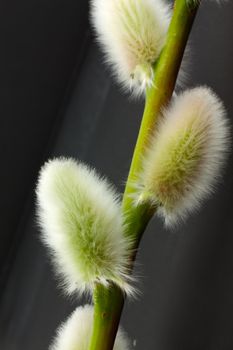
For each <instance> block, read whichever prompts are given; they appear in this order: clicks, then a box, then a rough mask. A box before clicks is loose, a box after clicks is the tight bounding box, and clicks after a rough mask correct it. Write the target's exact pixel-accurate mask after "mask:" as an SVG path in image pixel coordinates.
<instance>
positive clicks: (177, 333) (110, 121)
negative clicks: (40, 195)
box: [0, 0, 233, 350]
mask: <svg viewBox="0 0 233 350" xmlns="http://www.w3.org/2000/svg"><path fill="white" fill-rule="evenodd" d="M232 39H233V3H232V2H231V1H229V2H227V3H225V4H222V6H220V7H218V6H216V4H215V3H214V2H211V1H210V2H207V1H203V5H202V6H201V9H200V12H199V14H198V17H197V20H196V22H195V26H194V29H193V32H192V36H191V64H190V69H189V71H190V77H189V81H188V84H187V86H193V85H197V84H208V85H210V86H211V87H212V88H214V90H215V91H216V92H217V93H218V94H219V95H220V96H221V97H222V98H223V99H224V101H225V104H226V108H227V110H228V111H229V117H230V118H232V114H233V94H232V81H233V80H232V78H233V63H232V62H233V45H232ZM102 61H103V58H102V55H101V53H100V52H99V50H98V48H97V46H96V44H95V43H94V40H93V38H92V34H91V31H90V28H89V24H88V2H87V0H21V1H16V0H1V2H0V118H1V119H0V120H1V126H0V144H1V147H0V152H1V154H0V156H1V169H0V176H1V181H0V206H1V208H0V209H1V210H0V213H1V215H0V227H1V243H0V287H1V288H0V348H1V350H21V349H22V350H29V349H30V350H31V349H33V350H42V349H47V348H48V345H49V343H50V341H51V339H52V337H53V335H54V333H55V329H56V328H57V326H58V325H59V324H60V322H61V321H63V320H64V319H65V317H67V315H69V313H70V312H71V310H73V309H74V308H75V306H76V305H80V304H81V303H83V301H82V300H75V299H74V300H68V299H66V298H65V297H64V296H62V294H61V292H60V291H59V290H58V289H57V288H56V281H55V280H54V276H53V273H52V271H51V265H50V263H49V259H48V257H47V255H46V251H45V248H44V247H43V246H42V245H41V243H40V241H39V239H38V236H39V235H38V230H37V227H36V224H35V213H34V202H35V195H34V188H35V182H36V178H37V174H38V171H39V168H40V166H41V165H42V164H43V162H44V161H45V160H46V159H48V158H49V157H51V156H54V155H56V156H58V155H65V156H73V157H77V158H79V159H81V160H83V161H85V162H88V163H89V164H91V165H93V166H95V167H97V168H98V169H99V170H100V171H101V172H102V173H103V174H106V175H107V176H108V177H109V178H110V180H112V181H113V182H114V183H115V184H116V185H117V186H118V188H119V190H120V191H123V183H124V181H125V179H126V176H127V172H128V168H129V164H130V158H131V155H132V151H133V147H134V144H135V140H136V136H137V132H138V127H139V124H140V118H141V113H142V110H143V102H138V101H130V100H129V99H128V98H127V96H125V95H124V94H123V93H122V92H121V91H120V89H119V88H118V86H116V85H115V84H114V82H113V81H112V79H111V78H110V75H109V72H108V71H107V70H106V68H105V66H104V65H103V63H102ZM232 169H233V161H232V157H231V159H230V161H229V165H228V168H227V169H226V173H225V176H224V180H223V181H222V184H221V185H220V187H219V190H218V192H217V193H216V195H215V196H214V197H213V198H212V199H211V200H209V201H208V202H207V203H206V204H205V206H204V208H202V210H201V212H200V213H197V214H195V215H193V216H192V217H191V218H190V219H189V220H188V221H187V223H186V224H185V225H181V226H180V227H179V228H178V229H176V230H175V231H167V230H165V229H164V228H163V226H162V223H161V222H160V221H159V219H157V218H156V219H154V220H153V222H152V223H151V224H150V226H149V227H148V229H147V232H146V234H145V236H144V239H143V241H142V244H141V248H140V252H139V259H138V262H139V267H138V270H139V274H140V275H142V277H141V279H140V285H141V290H142V292H143V294H142V296H141V297H140V298H139V299H138V300H137V301H131V302H129V303H127V306H126V309H125V311H124V314H123V318H122V323H123V325H124V328H125V329H126V330H127V332H128V333H129V335H130V337H131V339H132V340H134V339H136V340H137V345H136V349H138V350H145V349H146V350H152V349H155V350H187V349H189V350H192V349H193V350H194V349H195V350H218V349H220V350H228V349H229V350H230V349H231V350H232V349H233V206H232V202H233V191H232V188H233V177H232Z"/></svg>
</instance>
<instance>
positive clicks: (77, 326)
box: [50, 305, 130, 350]
mask: <svg viewBox="0 0 233 350" xmlns="http://www.w3.org/2000/svg"><path fill="white" fill-rule="evenodd" d="M93 314H94V312H93V307H92V306H90V305H86V306H84V307H78V308H77V309H76V310H75V311H74V312H73V313H72V314H71V316H70V317H69V318H68V320H67V321H66V322H65V323H64V324H63V325H62V326H61V327H60V329H59V330H58V332H57V336H56V338H55V340H54V342H53V344H52V345H51V346H50V350H88V346H89V343H90V339H91V335H92V328H93V326H92V324H93V316H94V315H93ZM129 349H130V347H129V341H128V339H127V337H126V335H125V334H124V333H123V332H122V330H121V329H120V330H119V331H118V333H117V336H116V341H115V345H114V348H113V350H129ZM100 350H101V349H100Z"/></svg>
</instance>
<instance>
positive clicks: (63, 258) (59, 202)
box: [37, 158, 132, 294]
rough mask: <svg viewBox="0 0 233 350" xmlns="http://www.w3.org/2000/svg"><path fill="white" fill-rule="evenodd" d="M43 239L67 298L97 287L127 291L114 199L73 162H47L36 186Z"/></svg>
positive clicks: (125, 243)
mask: <svg viewBox="0 0 233 350" xmlns="http://www.w3.org/2000/svg"><path fill="white" fill-rule="evenodd" d="M37 198H38V218H39V224H40V226H41V228H42V239H43V241H44V243H45V244H46V246H47V247H48V248H49V250H50V252H51V255H52V258H53V261H54V265H55V268H56V272H57V273H58V275H59V276H60V281H61V284H62V286H63V287H64V289H65V291H66V292H67V293H68V294H71V293H73V292H79V293H82V292H86V291H90V292H91V291H92V289H93V287H94V284H95V283H96V282H99V283H102V284H104V285H106V286H107V285H108V284H109V281H113V282H115V283H116V284H117V285H118V286H120V288H122V289H123V290H124V291H125V292H127V293H130V292H132V288H131V287H130V286H129V284H128V282H129V277H128V275H127V273H128V258H129V254H130V246H131V244H130V242H129V240H128V239H126V237H124V234H123V230H124V227H123V220H122V215H121V208H120V203H119V201H118V195H117V194H116V192H115V191H114V189H113V188H112V186H111V185H109V183H108V182H107V181H106V180H105V179H103V178H101V177H100V176H99V175H98V174H97V173H96V171H95V170H94V169H91V168H89V167H88V166H86V165H84V164H82V163H80V162H76V161H74V160H73V159H65V158H59V159H54V160H51V161H49V162H47V163H46V164H45V165H44V166H43V168H42V170H41V172H40V176H39V181H38V185H37Z"/></svg>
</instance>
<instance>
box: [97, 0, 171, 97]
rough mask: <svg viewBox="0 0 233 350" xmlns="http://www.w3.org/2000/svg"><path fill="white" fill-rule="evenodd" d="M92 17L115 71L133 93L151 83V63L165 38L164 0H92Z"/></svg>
mask: <svg viewBox="0 0 233 350" xmlns="http://www.w3.org/2000/svg"><path fill="white" fill-rule="evenodd" d="M91 18H92V23H93V25H94V28H95V30H96V32H97V37H98V40H99V42H100V43H101V44H102V46H103V49H104V52H105V54H106V60H107V62H108V63H109V64H110V65H111V66H112V68H113V72H114V75H115V76H116V77H117V79H118V80H119V82H120V83H121V84H122V85H123V86H124V87H125V88H130V89H131V91H132V92H133V93H134V94H140V93H142V92H144V91H145V88H146V87H147V86H151V85H152V84H153V69H152V64H153V63H154V62H155V61H156V59H157V58H158V56H159V54H160V52H161V50H162V48H163V46H164V44H165V39H166V34H167V29H168V24H169V20H170V8H169V7H168V5H167V4H166V0H91Z"/></svg>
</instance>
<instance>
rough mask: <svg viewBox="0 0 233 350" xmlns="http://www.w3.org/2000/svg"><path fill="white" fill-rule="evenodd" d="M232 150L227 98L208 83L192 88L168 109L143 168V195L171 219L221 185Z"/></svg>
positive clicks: (176, 99)
mask: <svg viewBox="0 0 233 350" xmlns="http://www.w3.org/2000/svg"><path fill="white" fill-rule="evenodd" d="M228 149H229V126H228V121H227V119H226V113H225V110H224V106H223V104H222V102H221V100H220V99H219V98H218V97H217V96H216V95H215V93H213V91H212V90H211V89H209V88H207V87H198V88H195V89H192V90H187V91H185V92H184V93H183V94H180V95H179V96H178V97H176V98H174V100H173V102H172V104H171V106H170V107H169V108H168V109H167V110H165V111H164V115H163V118H162V121H161V123H160V125H159V126H157V132H156V133H155V135H154V137H153V139H152V140H151V145H150V148H149V150H148V152H147V154H146V157H145V160H144V168H143V172H142V184H143V195H142V197H141V198H143V197H147V198H150V199H152V200H153V201H154V202H155V204H156V205H157V206H158V213H159V214H160V215H162V216H163V217H164V219H165V222H166V224H171V223H174V222H175V221H177V220H178V219H183V218H185V217H186V215H187V214H188V213H189V212H190V211H192V210H194V209H196V208H198V207H199V205H200V203H201V202H202V201H203V199H205V198H206V197H207V196H208V195H209V194H210V193H211V192H212V191H213V189H214V188H215V185H216V183H217V180H218V179H219V176H220V173H221V168H222V166H223V164H224V162H225V158H226V155H227V153H228V152H227V151H228Z"/></svg>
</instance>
